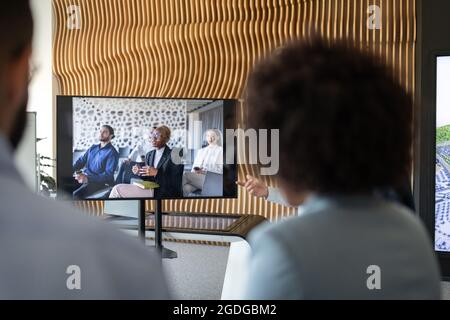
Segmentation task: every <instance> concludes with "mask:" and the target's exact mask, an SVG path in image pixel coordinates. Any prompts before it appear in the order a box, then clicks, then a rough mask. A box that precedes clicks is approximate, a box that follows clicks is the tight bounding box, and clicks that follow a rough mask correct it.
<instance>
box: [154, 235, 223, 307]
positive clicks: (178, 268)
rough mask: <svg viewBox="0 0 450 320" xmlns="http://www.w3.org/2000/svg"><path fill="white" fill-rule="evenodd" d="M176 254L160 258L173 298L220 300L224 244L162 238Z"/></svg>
mask: <svg viewBox="0 0 450 320" xmlns="http://www.w3.org/2000/svg"><path fill="white" fill-rule="evenodd" d="M164 246H165V247H166V248H168V249H171V250H174V251H176V252H177V254H178V258H177V259H171V260H170V259H164V260H163V267H164V271H165V272H166V277H167V278H168V282H169V287H170V290H171V292H172V293H173V298H175V299H182V300H220V297H221V294H222V286H223V280H224V277H225V269H226V265H227V260H228V249H229V248H228V247H220V246H206V245H196V244H185V243H174V242H165V243H164Z"/></svg>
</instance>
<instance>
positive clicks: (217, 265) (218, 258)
mask: <svg viewBox="0 0 450 320" xmlns="http://www.w3.org/2000/svg"><path fill="white" fill-rule="evenodd" d="M164 246H165V247H167V248H169V249H171V250H174V251H176V252H177V254H178V258H177V259H172V260H169V259H164V261H163V266H164V271H165V273H166V277H167V279H168V282H169V287H170V290H171V292H172V294H173V298H174V299H180V300H220V297H221V293H222V286H223V280H224V276H225V269H226V264H227V259H228V250H229V249H228V247H220V246H206V245H195V244H187V243H174V242H165V243H164ZM442 299H443V300H450V282H442Z"/></svg>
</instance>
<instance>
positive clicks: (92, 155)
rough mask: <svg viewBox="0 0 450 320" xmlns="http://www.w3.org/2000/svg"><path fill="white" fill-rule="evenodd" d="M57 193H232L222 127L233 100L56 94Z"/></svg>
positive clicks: (109, 196) (231, 123)
mask: <svg viewBox="0 0 450 320" xmlns="http://www.w3.org/2000/svg"><path fill="white" fill-rule="evenodd" d="M57 101H58V102H57V125H58V128H57V131H58V142H57V148H58V150H57V155H58V158H57V180H58V198H62V199H68V200H120V199H127V200H130V199H183V198H187V199H195V198H235V197H237V187H236V184H235V181H236V165H235V163H233V164H227V163H226V162H225V159H226V155H225V152H226V148H225V143H226V141H225V132H226V130H227V129H234V128H235V127H236V124H235V123H236V121H235V108H236V103H237V102H236V101H235V100H215V99H165V98H119V97H71V96H59V97H58V99H57Z"/></svg>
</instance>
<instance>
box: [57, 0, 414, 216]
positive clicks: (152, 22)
mask: <svg viewBox="0 0 450 320" xmlns="http://www.w3.org/2000/svg"><path fill="white" fill-rule="evenodd" d="M72 4H76V5H79V6H80V9H81V18H82V25H81V29H80V30H69V29H67V27H66V26H67V18H68V16H67V7H68V6H69V5H72ZM370 5H377V6H379V7H380V9H381V15H382V19H381V22H382V23H381V30H369V29H368V28H367V19H368V17H369V14H368V13H367V9H368V7H369V6H370ZM53 6H54V12H55V17H54V19H55V41H54V48H53V54H54V57H53V63H54V73H55V76H56V78H57V80H58V85H59V87H60V89H61V93H62V94H69V95H102V96H104V95H114V96H158V97H166V96H167V97H187V98H188V97H204V98H239V97H241V94H242V91H243V88H244V85H245V81H246V77H247V74H248V72H249V70H250V69H251V67H252V65H254V63H255V62H256V61H257V60H258V59H260V58H261V57H263V56H264V55H266V54H268V53H270V52H271V51H272V50H274V49H275V48H277V47H279V46H280V45H282V44H283V43H285V42H286V41H288V40H292V39H295V38H303V37H307V36H308V35H310V34H311V30H312V29H313V30H315V31H316V32H318V33H320V34H322V35H323V36H324V37H326V38H327V39H340V38H343V37H351V38H353V39H355V41H357V43H358V44H359V45H360V47H361V48H364V49H368V50H370V51H373V52H374V53H376V54H377V55H378V56H379V57H380V59H381V60H382V61H384V62H386V63H388V64H389V65H390V66H391V67H392V72H393V75H394V76H395V77H397V78H398V79H399V81H400V82H401V83H402V85H403V86H404V87H405V88H407V90H409V91H413V90H414V63H413V62H414V59H415V58H414V52H415V41H416V38H415V36H416V32H415V23H416V18H415V14H416V13H415V1H414V0H377V1H374V0H372V1H367V0H311V1H305V0H297V1H294V0H278V1H275V0H274V1H267V0H255V1H242V0H217V1H211V0H190V1H184V0H154V1H150V0H127V1H123V0H95V1H94V0H70V1H68V0H53ZM245 117H246V114H245V106H244V105H242V106H241V110H240V114H239V123H240V125H242V126H244V125H245V123H244V122H245ZM255 172H256V170H254V168H252V167H250V166H240V168H239V176H240V177H241V178H242V177H244V176H245V174H247V173H251V174H254V173H255ZM268 182H269V183H271V184H273V183H274V182H273V181H271V179H268ZM85 205H86V204H85ZM165 206H166V210H169V211H182V212H183V211H193V212H211V213H213V212H222V213H254V214H261V215H264V216H266V217H267V218H269V219H271V220H275V219H279V218H281V217H283V216H287V215H292V214H294V212H295V211H294V210H293V209H288V208H283V207H281V206H277V205H273V204H269V203H267V202H266V201H263V200H257V199H255V198H253V197H251V196H249V195H248V194H246V193H245V192H242V190H240V191H239V199H238V200H185V201H166V203H165ZM87 207H88V209H89V210H90V211H91V212H93V213H94V212H98V211H101V209H102V205H101V204H98V203H92V204H90V205H87Z"/></svg>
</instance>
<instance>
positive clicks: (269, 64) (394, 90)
mask: <svg viewBox="0 0 450 320" xmlns="http://www.w3.org/2000/svg"><path fill="white" fill-rule="evenodd" d="M246 93H247V102H248V106H249V114H250V115H251V116H250V117H249V118H250V123H249V124H250V127H251V128H255V129H258V128H261V129H280V170H279V181H280V183H281V186H282V187H283V189H284V191H285V192H286V196H287V197H288V198H291V200H293V201H290V202H291V203H293V204H296V203H295V202H297V201H295V199H294V198H295V197H297V198H298V195H299V194H308V193H319V194H330V193H333V194H358V193H369V192H372V191H373V190H374V189H377V188H385V187H395V186H398V185H400V184H402V183H404V181H406V180H405V179H407V178H408V175H409V172H410V164H411V146H412V111H413V110H412V99H411V97H410V96H409V95H408V94H407V93H406V92H405V90H404V89H403V88H402V87H401V86H400V85H399V84H398V83H397V82H396V81H395V80H394V79H393V77H392V73H390V72H389V70H388V69H387V68H386V67H385V66H383V65H381V64H379V63H377V62H376V59H375V58H374V57H372V56H370V55H369V54H367V53H364V52H361V51H360V50H358V49H356V48H355V47H354V46H353V44H352V43H350V42H342V43H333V44H328V43H326V42H324V41H323V40H321V39H319V38H315V39H312V40H308V41H302V42H295V43H291V44H289V45H287V46H286V47H284V48H282V49H280V50H278V51H277V52H276V53H275V54H274V55H272V56H270V57H269V58H268V59H266V60H264V61H262V62H261V63H260V64H259V65H258V66H257V67H256V68H255V70H254V71H253V72H252V73H251V75H250V77H249V82H248V86H247V92H246Z"/></svg>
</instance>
